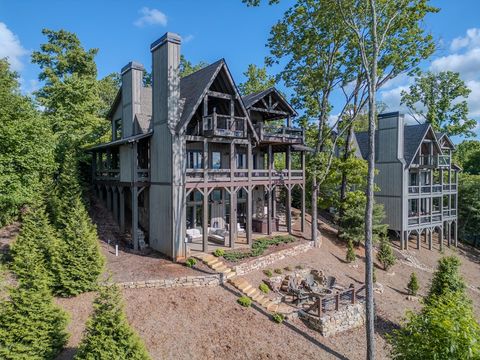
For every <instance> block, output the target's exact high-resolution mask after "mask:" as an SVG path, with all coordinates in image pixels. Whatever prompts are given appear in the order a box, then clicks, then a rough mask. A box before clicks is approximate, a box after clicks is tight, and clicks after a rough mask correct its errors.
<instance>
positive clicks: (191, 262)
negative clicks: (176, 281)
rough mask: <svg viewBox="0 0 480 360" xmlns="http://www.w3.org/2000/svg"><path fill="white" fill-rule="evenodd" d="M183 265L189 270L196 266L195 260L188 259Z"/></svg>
mask: <svg viewBox="0 0 480 360" xmlns="http://www.w3.org/2000/svg"><path fill="white" fill-rule="evenodd" d="M185 265H187V266H188V267H189V268H191V267H194V266H195V265H197V259H195V258H188V259H187V261H185Z"/></svg>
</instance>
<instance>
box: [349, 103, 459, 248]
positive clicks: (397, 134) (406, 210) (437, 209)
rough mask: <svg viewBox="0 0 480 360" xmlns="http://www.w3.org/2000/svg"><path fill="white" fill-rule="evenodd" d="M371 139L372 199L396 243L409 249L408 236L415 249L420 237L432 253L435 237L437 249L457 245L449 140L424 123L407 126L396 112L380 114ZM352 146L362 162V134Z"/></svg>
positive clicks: (365, 145) (455, 181) (364, 144)
mask: <svg viewBox="0 0 480 360" xmlns="http://www.w3.org/2000/svg"><path fill="white" fill-rule="evenodd" d="M375 136H376V149H375V150H376V153H375V167H376V169H377V170H378V175H377V176H376V184H377V185H378V187H379V188H380V189H379V191H378V192H376V193H375V200H376V202H377V203H380V204H383V205H384V208H385V213H386V220H385V222H386V223H388V224H389V228H390V230H393V231H395V232H396V233H397V235H398V236H399V238H400V239H401V241H400V244H401V248H402V249H407V248H408V243H409V239H410V238H411V237H412V236H415V239H416V242H417V248H420V241H421V238H420V237H421V235H422V234H423V235H424V236H425V241H426V242H427V241H428V244H429V248H430V249H431V248H432V237H433V234H434V233H437V234H438V239H439V241H440V248H442V247H443V244H444V242H445V241H446V243H447V244H448V245H450V244H454V245H455V246H456V245H457V184H458V172H459V170H460V169H459V168H458V166H456V165H455V164H453V163H452V152H453V150H454V149H455V147H454V145H453V143H452V142H451V140H450V139H449V138H448V136H447V135H445V134H441V133H435V131H434V130H433V129H432V127H431V126H430V125H429V124H418V125H406V124H405V123H404V115H402V114H400V113H398V112H393V113H388V114H381V115H379V117H378V130H377V132H376V135H375ZM355 141H356V146H357V149H358V150H359V152H358V154H359V155H361V156H362V157H364V158H366V157H367V152H368V136H367V133H366V132H357V133H355Z"/></svg>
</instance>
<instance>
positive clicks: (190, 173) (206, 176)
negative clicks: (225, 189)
mask: <svg viewBox="0 0 480 360" xmlns="http://www.w3.org/2000/svg"><path fill="white" fill-rule="evenodd" d="M248 175H249V172H248V170H247V169H235V170H234V171H233V177H232V172H231V171H230V169H207V170H204V169H187V178H186V181H187V182H203V181H205V180H206V181H207V182H230V181H247V180H248V178H249V176H248ZM271 179H272V181H274V182H283V181H285V180H289V177H288V170H272V178H271ZM302 179H303V171H302V170H291V171H290V180H302ZM251 180H252V181H253V182H255V181H266V180H270V171H269V170H264V169H254V170H252V173H251Z"/></svg>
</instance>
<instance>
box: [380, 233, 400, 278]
mask: <svg viewBox="0 0 480 360" xmlns="http://www.w3.org/2000/svg"><path fill="white" fill-rule="evenodd" d="M377 260H378V261H380V263H381V264H382V265H383V269H384V270H385V271H388V269H390V268H391V267H392V266H393V265H395V262H396V261H397V258H396V257H395V255H394V254H393V250H392V246H391V245H390V241H389V240H388V238H387V237H386V236H382V237H381V238H380V249H379V250H378V253H377Z"/></svg>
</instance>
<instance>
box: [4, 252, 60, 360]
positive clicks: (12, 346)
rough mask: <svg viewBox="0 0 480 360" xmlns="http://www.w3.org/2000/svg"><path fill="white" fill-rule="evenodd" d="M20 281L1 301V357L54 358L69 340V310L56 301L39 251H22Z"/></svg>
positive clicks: (11, 359) (12, 359) (14, 358)
mask: <svg viewBox="0 0 480 360" xmlns="http://www.w3.org/2000/svg"><path fill="white" fill-rule="evenodd" d="M22 260H23V262H24V264H23V266H22V273H21V275H20V276H19V278H18V280H19V284H18V286H17V287H16V288H11V289H10V290H9V293H8V295H9V296H8V299H7V300H4V301H3V302H2V303H1V304H0V358H1V359H7V360H8V359H10V360H17V359H32V360H34V359H38V360H41V359H54V358H55V357H56V356H57V355H58V353H59V352H60V350H61V349H62V348H63V346H64V345H65V344H66V341H67V338H68V334H67V333H66V331H65V328H66V326H67V316H66V314H65V313H64V312H63V311H62V310H61V309H60V308H59V307H58V306H56V305H55V303H54V301H53V297H52V295H51V292H50V290H49V288H48V286H49V280H48V277H47V274H46V271H45V266H44V261H43V260H44V259H43V258H42V254H41V253H40V252H39V251H31V252H26V253H24V254H22Z"/></svg>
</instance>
